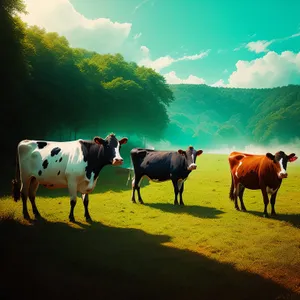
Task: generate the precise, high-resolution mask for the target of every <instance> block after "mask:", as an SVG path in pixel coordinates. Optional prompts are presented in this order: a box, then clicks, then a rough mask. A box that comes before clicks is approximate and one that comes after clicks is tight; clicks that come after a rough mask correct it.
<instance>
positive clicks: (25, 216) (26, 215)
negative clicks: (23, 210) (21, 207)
mask: <svg viewBox="0 0 300 300" xmlns="http://www.w3.org/2000/svg"><path fill="white" fill-rule="evenodd" d="M23 217H24V219H25V220H27V221H30V216H29V214H28V213H27V214H23Z"/></svg>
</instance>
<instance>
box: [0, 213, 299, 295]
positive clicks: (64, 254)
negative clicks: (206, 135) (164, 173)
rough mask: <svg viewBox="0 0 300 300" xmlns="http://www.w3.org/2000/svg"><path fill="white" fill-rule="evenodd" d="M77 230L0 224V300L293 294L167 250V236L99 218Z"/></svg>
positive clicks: (254, 276)
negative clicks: (1, 275)
mask: <svg viewBox="0 0 300 300" xmlns="http://www.w3.org/2000/svg"><path fill="white" fill-rule="evenodd" d="M76 226H77V227H78V228H74V227H73V226H70V224H68V223H52V222H47V221H46V220H44V221H42V222H36V223H35V224H34V225H32V226H26V225H22V224H20V223H18V222H16V221H15V220H13V219H7V220H2V221H1V220H0V236H1V237H2V244H1V247H0V251H1V253H0V263H1V267H2V274H3V275H5V276H3V279H2V280H1V281H0V297H1V299H17V298H18V297H21V296H22V298H23V299H29V298H30V299H40V298H41V297H42V298H43V299H72V300H74V299H82V298H85V299H92V298H97V299H231V300H235V299H239V300H250V299H251V300H252V299H264V300H268V299H270V300H271V299H272V300H273V299H277V300H283V299H294V300H296V299H297V297H298V296H297V294H295V293H294V294H293V293H292V292H291V291H290V290H288V289H286V288H284V287H282V286H280V285H279V284H277V283H275V282H273V281H271V280H268V279H265V278H263V277H261V276H259V275H257V274H252V273H249V272H245V271H240V270H237V269H236V268H234V266H232V265H231V264H227V263H220V262H218V261H216V260H213V259H210V258H207V257H206V256H204V255H201V254H197V253H195V252H192V251H188V250H180V249H176V248H173V247H167V246H165V245H164V243H167V242H171V237H170V236H167V235H153V234H149V233H146V232H144V231H142V230H139V229H133V228H116V227H110V226H107V225H104V224H102V223H100V222H97V221H93V222H92V223H91V224H86V223H81V222H77V223H76ZM25 270H26V273H23V272H25ZM16 286H17V288H16ZM292 297H293V298H292ZM298 299H299V298H298Z"/></svg>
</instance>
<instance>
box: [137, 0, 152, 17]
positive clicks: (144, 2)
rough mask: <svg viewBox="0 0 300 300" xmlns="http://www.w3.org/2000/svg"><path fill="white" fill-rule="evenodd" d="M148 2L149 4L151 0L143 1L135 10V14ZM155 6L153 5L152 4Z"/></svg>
mask: <svg viewBox="0 0 300 300" xmlns="http://www.w3.org/2000/svg"><path fill="white" fill-rule="evenodd" d="M147 2H149V0H144V1H141V2H140V3H139V4H138V5H137V6H136V7H135V8H134V11H133V12H132V13H133V14H134V13H136V12H137V10H139V9H140V8H141V7H142V6H143V5H144V4H146V3H147ZM152 5H153V4H152Z"/></svg>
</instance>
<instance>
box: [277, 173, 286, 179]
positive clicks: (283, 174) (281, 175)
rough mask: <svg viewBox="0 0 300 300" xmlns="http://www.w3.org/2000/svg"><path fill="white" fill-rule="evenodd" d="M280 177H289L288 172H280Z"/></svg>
mask: <svg viewBox="0 0 300 300" xmlns="http://www.w3.org/2000/svg"><path fill="white" fill-rule="evenodd" d="M278 177H279V178H280V179H283V178H287V177H288V174H287V173H279V175H278Z"/></svg>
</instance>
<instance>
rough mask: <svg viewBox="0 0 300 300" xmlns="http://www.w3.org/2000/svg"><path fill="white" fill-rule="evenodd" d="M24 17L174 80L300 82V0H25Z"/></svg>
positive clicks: (72, 42) (231, 84)
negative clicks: (120, 55) (117, 54)
mask: <svg viewBox="0 0 300 300" xmlns="http://www.w3.org/2000/svg"><path fill="white" fill-rule="evenodd" d="M25 4H26V5H27V11H28V14H27V15H26V16H23V17H22V18H23V20H24V21H25V22H27V23H28V24H29V25H39V26H40V27H44V28H45V29H46V30H47V31H56V32H58V33H59V34H61V35H64V36H66V37H67V39H68V40H69V42H70V45H71V46H73V47H81V48H85V49H88V50H93V51H97V52H99V53H101V54H102V53H117V52H119V53H121V54H122V55H123V56H124V57H125V59H127V60H131V61H135V62H137V63H138V64H139V65H145V66H148V67H151V68H153V69H155V70H156V71H158V72H159V73H160V74H162V75H164V76H165V78H166V80H167V82H168V83H171V84H172V83H194V84H201V83H205V84H208V85H212V86H229V87H249V88H250V87H255V88H262V87H275V86H282V85H287V84H300V18H299V11H300V1H299V0H289V1H283V0H251V1H241V0H51V1H49V0H25Z"/></svg>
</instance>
